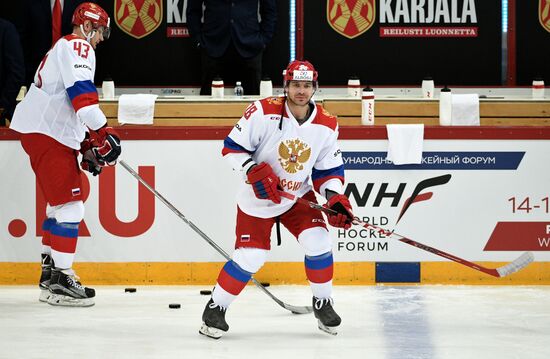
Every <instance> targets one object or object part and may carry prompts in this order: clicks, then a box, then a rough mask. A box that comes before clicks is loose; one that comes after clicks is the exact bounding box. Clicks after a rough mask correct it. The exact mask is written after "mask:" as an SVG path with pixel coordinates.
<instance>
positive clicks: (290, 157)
mask: <svg viewBox="0 0 550 359" xmlns="http://www.w3.org/2000/svg"><path fill="white" fill-rule="evenodd" d="M310 156H311V147H309V146H308V144H307V143H304V142H302V141H300V140H299V139H294V140H286V141H282V142H281V143H280V144H279V163H280V164H281V167H283V169H284V170H285V171H287V172H288V173H296V172H298V171H301V170H303V169H304V165H303V163H306V162H307V161H308V160H309V157H310Z"/></svg>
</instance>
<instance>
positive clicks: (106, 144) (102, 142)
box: [92, 127, 122, 166]
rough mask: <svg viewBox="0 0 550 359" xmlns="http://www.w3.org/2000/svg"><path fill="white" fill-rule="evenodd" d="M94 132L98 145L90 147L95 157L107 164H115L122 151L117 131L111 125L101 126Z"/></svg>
mask: <svg viewBox="0 0 550 359" xmlns="http://www.w3.org/2000/svg"><path fill="white" fill-rule="evenodd" d="M96 132H97V142H98V147H94V148H92V151H93V152H94V155H95V157H96V159H97V160H98V161H99V162H100V163H101V162H105V163H107V165H109V166H114V165H116V160H117V158H118V156H120V153H121V152H122V147H120V137H119V135H118V133H117V132H116V131H115V130H113V128H112V127H101V128H100V129H99V130H97V131H96Z"/></svg>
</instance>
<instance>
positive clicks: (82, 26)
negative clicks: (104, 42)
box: [80, 24, 97, 44]
mask: <svg viewBox="0 0 550 359" xmlns="http://www.w3.org/2000/svg"><path fill="white" fill-rule="evenodd" d="M80 32H82V34H83V35H84V37H85V38H86V41H88V43H90V44H91V43H92V38H93V37H94V36H95V34H96V32H97V30H95V29H92V31H90V32H89V33H88V34H86V31H84V25H82V24H80Z"/></svg>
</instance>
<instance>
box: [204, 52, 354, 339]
mask: <svg viewBox="0 0 550 359" xmlns="http://www.w3.org/2000/svg"><path fill="white" fill-rule="evenodd" d="M316 89H317V71H316V70H315V68H314V67H313V65H312V64H311V63H309V62H307V61H293V62H291V63H290V64H289V65H288V67H287V69H286V71H285V74H284V90H285V97H282V98H281V97H280V98H277V97H269V98H265V99H262V100H259V101H256V102H254V103H252V104H251V105H249V106H248V108H247V109H246V111H245V113H244V115H243V117H242V118H241V119H240V120H239V122H238V123H237V124H236V125H235V127H234V128H233V130H232V131H231V132H230V134H229V136H228V137H227V138H226V139H225V141H224V148H223V151H222V154H223V156H224V157H225V158H226V159H227V160H228V161H229V163H230V164H231V166H232V167H233V168H234V169H235V170H238V171H239V172H241V173H242V175H243V181H242V185H241V188H240V190H239V193H238V196H237V205H238V208H237V228H236V235H237V238H236V243H235V251H234V252H233V255H232V257H231V260H230V261H228V262H227V263H226V264H225V265H224V267H223V268H222V270H221V271H220V274H219V276H218V280H217V283H216V286H215V287H214V290H213V291H212V297H211V298H210V301H209V302H208V303H207V305H206V308H205V309H204V312H203V316H202V320H203V324H202V327H201V328H200V330H199V332H200V333H201V334H204V335H206V336H209V337H211V338H216V339H217V338H220V337H221V336H222V334H223V333H224V332H226V331H227V330H228V329H229V326H228V324H227V322H226V321H225V313H226V310H227V308H228V307H229V305H230V304H231V302H232V301H233V300H234V299H235V298H236V297H237V296H238V295H239V293H240V292H241V291H242V290H243V288H244V287H245V286H246V284H247V283H248V281H249V280H250V278H251V276H252V275H253V274H254V273H256V272H257V271H258V270H259V269H260V268H261V267H262V265H263V264H264V262H265V260H266V257H267V253H268V251H269V250H270V235H271V229H272V227H273V225H274V224H275V223H277V225H278V224H279V223H281V224H283V225H284V226H285V227H286V228H287V229H288V230H289V232H290V233H292V235H294V237H296V239H297V240H298V243H299V244H300V245H301V246H302V248H303V249H304V252H305V260H304V262H305V272H306V276H307V278H308V280H309V283H310V286H311V290H312V292H313V312H314V315H315V317H316V318H317V320H318V326H319V329H321V330H323V331H325V332H327V333H330V334H336V328H337V327H338V326H339V325H340V322H341V319H340V317H339V316H338V314H336V312H335V311H334V308H333V300H332V277H333V257H332V240H331V238H330V236H329V233H328V230H327V227H326V224H325V220H324V218H323V216H322V214H321V212H320V211H318V210H316V209H312V208H310V207H308V206H305V205H303V204H299V203H296V202H295V201H291V200H289V199H286V198H282V197H281V195H280V193H279V191H280V190H283V191H285V192H290V193H291V194H293V195H295V196H296V197H303V198H305V199H307V200H308V201H313V202H316V197H315V194H314V192H313V190H315V191H317V192H318V193H320V194H321V195H322V196H324V197H325V198H326V199H327V201H328V202H327V203H326V204H325V206H326V207H328V208H331V209H334V210H335V211H336V212H337V214H335V215H332V216H329V218H328V222H329V223H330V224H331V225H332V226H335V227H341V228H349V227H350V226H351V222H352V220H353V214H352V209H351V205H350V202H349V200H348V198H347V197H346V196H345V195H344V194H343V184H344V165H343V162H342V155H341V152H340V149H339V148H338V144H337V139H338V122H337V120H336V117H334V116H331V115H330V114H329V113H327V112H326V111H325V110H324V109H323V108H322V107H321V106H319V105H316V104H315V102H314V101H313V100H312V97H313V94H314V92H315V90H316ZM312 184H313V186H312Z"/></svg>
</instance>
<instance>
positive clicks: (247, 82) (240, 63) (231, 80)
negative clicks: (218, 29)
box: [200, 44, 263, 95]
mask: <svg viewBox="0 0 550 359" xmlns="http://www.w3.org/2000/svg"><path fill="white" fill-rule="evenodd" d="M262 53H263V51H260V53H259V54H258V55H256V56H254V57H250V58H243V57H241V55H240V54H239V53H238V52H237V50H236V49H235V47H234V46H233V44H230V45H229V47H228V48H227V50H226V51H225V53H224V54H223V56H222V57H210V56H208V54H207V53H206V51H205V50H204V49H203V50H202V83H201V92H200V94H201V95H211V94H212V88H211V86H212V80H213V79H214V78H215V77H220V78H221V79H222V80H223V84H224V86H235V83H236V82H237V81H240V82H241V83H242V85H243V89H244V94H245V95H259V94H260V81H261V79H262Z"/></svg>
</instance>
